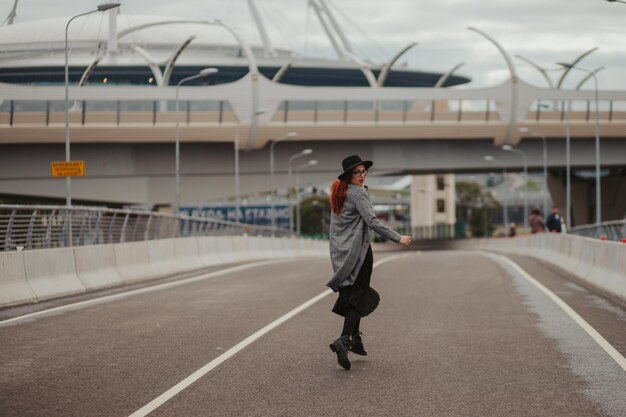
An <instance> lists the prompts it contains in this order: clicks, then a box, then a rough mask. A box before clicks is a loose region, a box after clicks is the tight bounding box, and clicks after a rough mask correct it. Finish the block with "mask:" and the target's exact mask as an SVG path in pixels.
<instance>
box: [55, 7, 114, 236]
mask: <svg viewBox="0 0 626 417" xmlns="http://www.w3.org/2000/svg"><path fill="white" fill-rule="evenodd" d="M120 5H121V3H102V4H99V5H98V6H97V7H96V9H95V10H91V11H89V12H86V13H81V14H78V15H76V16H73V17H72V18H70V20H68V22H67V24H66V25H65V162H70V160H71V157H70V70H69V48H68V46H67V32H68V29H69V27H70V23H72V21H73V20H74V19H76V18H78V17H81V16H86V15H88V14H92V13H96V12H105V11H107V10H111V9H114V8H116V7H120ZM65 205H66V206H67V207H68V208H69V207H71V206H72V180H71V177H69V176H68V177H65ZM68 218H69V221H68V233H67V246H72V220H71V219H72V216H71V215H69V213H68Z"/></svg>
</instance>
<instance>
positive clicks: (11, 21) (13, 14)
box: [3, 0, 19, 25]
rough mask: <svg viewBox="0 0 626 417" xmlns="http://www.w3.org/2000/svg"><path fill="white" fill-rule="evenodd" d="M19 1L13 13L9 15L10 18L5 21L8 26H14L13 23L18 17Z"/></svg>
mask: <svg viewBox="0 0 626 417" xmlns="http://www.w3.org/2000/svg"><path fill="white" fill-rule="evenodd" d="M18 1H19V0H15V3H13V8H12V9H11V12H10V13H9V16H8V17H7V18H6V19H5V21H4V23H6V24H7V25H12V24H13V21H14V20H15V18H16V17H17V2H18ZM4 23H3V24H4Z"/></svg>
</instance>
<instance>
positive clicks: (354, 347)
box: [350, 332, 367, 356]
mask: <svg viewBox="0 0 626 417" xmlns="http://www.w3.org/2000/svg"><path fill="white" fill-rule="evenodd" d="M362 334H363V333H361V332H358V333H357V334H353V335H352V340H350V351H351V352H352V353H356V354H357V355H361V356H367V352H366V351H365V346H363V339H361V335H362Z"/></svg>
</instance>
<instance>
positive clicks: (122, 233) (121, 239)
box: [120, 213, 130, 243]
mask: <svg viewBox="0 0 626 417" xmlns="http://www.w3.org/2000/svg"><path fill="white" fill-rule="evenodd" d="M129 217H130V213H126V216H124V222H123V223H122V231H121V232H120V243H122V242H125V241H126V226H127V225H128V218H129Z"/></svg>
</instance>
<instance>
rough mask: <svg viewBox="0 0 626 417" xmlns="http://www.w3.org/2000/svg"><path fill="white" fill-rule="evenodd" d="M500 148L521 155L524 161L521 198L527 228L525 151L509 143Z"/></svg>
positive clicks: (526, 166)
mask: <svg viewBox="0 0 626 417" xmlns="http://www.w3.org/2000/svg"><path fill="white" fill-rule="evenodd" d="M502 150H503V151H508V152H513V153H516V154H518V155H522V160H523V162H524V188H522V193H523V194H522V199H523V200H524V229H528V197H527V196H526V194H528V193H527V189H528V164H527V162H526V152H524V151H520V150H519V149H517V148H514V147H512V146H511V145H503V146H502ZM544 216H545V213H544Z"/></svg>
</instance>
